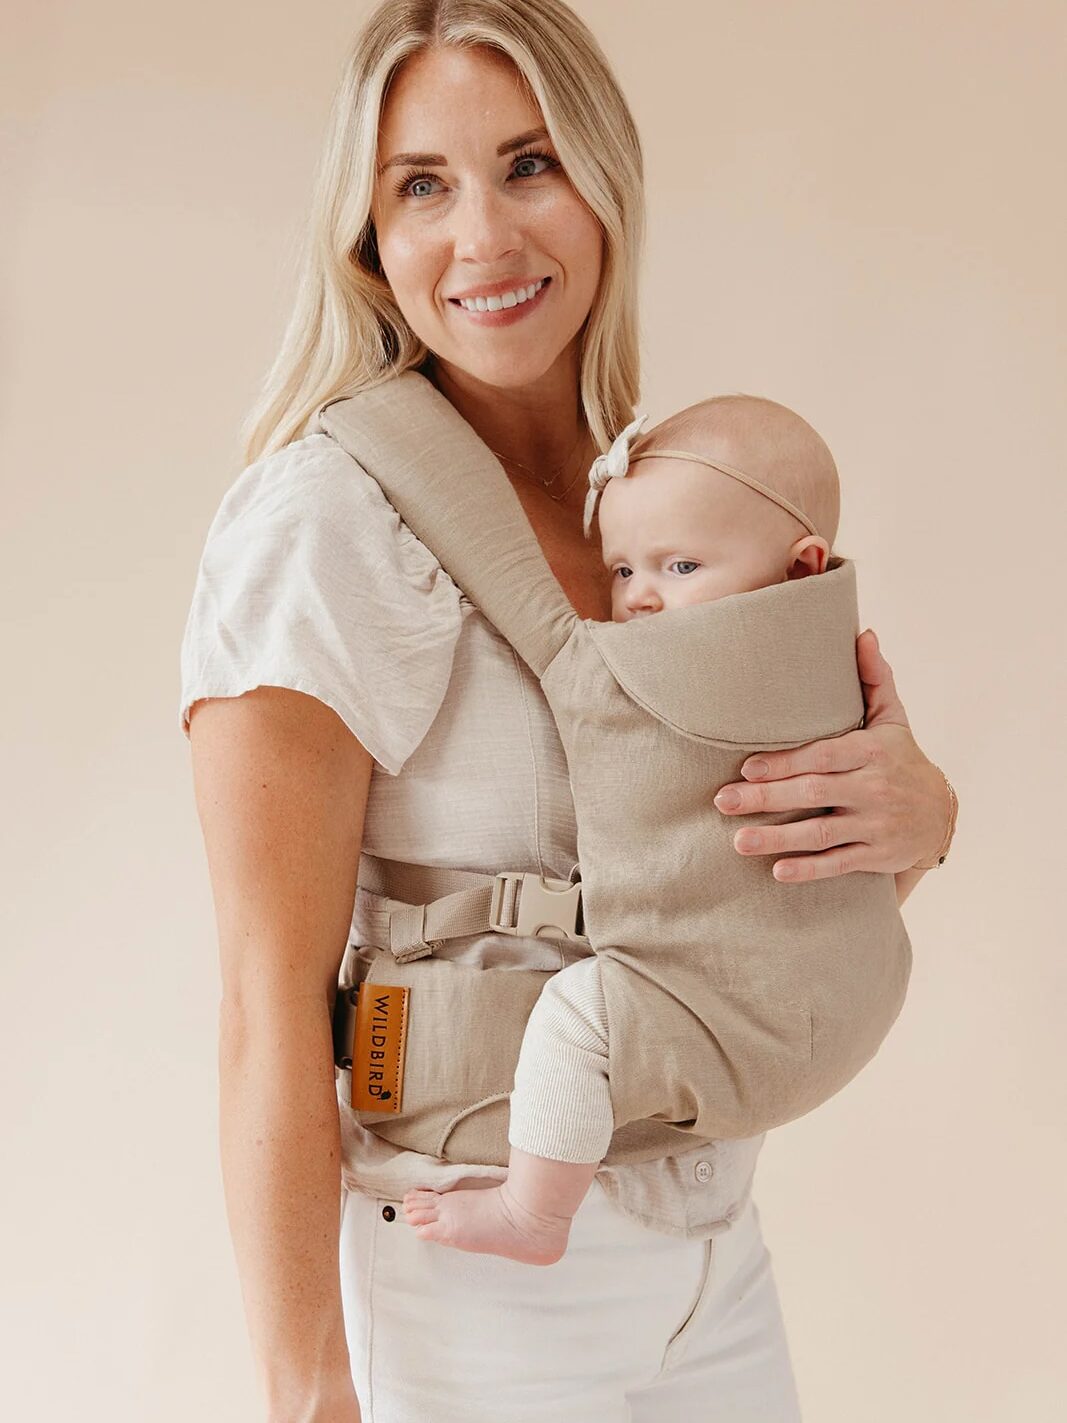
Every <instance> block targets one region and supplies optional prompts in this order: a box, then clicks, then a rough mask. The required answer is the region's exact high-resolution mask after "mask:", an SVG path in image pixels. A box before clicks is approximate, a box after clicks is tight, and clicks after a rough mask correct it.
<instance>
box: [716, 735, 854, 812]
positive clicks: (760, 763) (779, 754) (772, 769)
mask: <svg viewBox="0 0 1067 1423" xmlns="http://www.w3.org/2000/svg"><path fill="white" fill-rule="evenodd" d="M876 754H877V750H876V748H875V747H874V746H873V745H872V742H871V739H870V738H869V737H868V736H866V734H865V733H864V732H862V731H849V732H846V734H845V735H844V736H833V737H830V738H829V739H828V740H826V741H809V742H808V743H807V744H806V745H804V746H794V747H793V748H792V749H791V750H789V751H761V752H760V753H759V755H758V756H750V757H749V758H748V760H747V761H746V762H745V764H744V765H743V766H742V767H741V774H742V775H743V776H744V778H745V780H744V782H736V781H734V782H731V783H730V786H729V787H727V786H723V788H722V789H723V790H724V791H725V790H727V789H733V788H740V789H741V790H746V789H747V784H746V783H749V782H759V781H777V780H783V779H786V778H788V777H791V776H803V775H812V774H815V775H835V774H836V773H837V772H839V771H858V770H860V768H861V767H863V766H867V765H870V762H871V760H872V759H873V757H874V756H875V755H876ZM720 794H721V792H720ZM715 804H716V805H719V800H718V796H716V798H715ZM805 804H811V802H810V801H807V802H805V801H798V802H797V804H796V805H795V806H782V807H780V809H783V810H785V809H790V810H793V809H795V810H799V809H801V808H802V806H803V805H805ZM822 804H824V805H832V804H834V800H833V797H831V798H830V800H828V801H824V802H822ZM761 808H762V807H761ZM768 808H769V807H768ZM719 809H720V810H726V809H727V807H726V806H719Z"/></svg>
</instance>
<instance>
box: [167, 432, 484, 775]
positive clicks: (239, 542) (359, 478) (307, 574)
mask: <svg viewBox="0 0 1067 1423" xmlns="http://www.w3.org/2000/svg"><path fill="white" fill-rule="evenodd" d="M461 602H462V599H461V595H460V592H459V589H458V587H457V586H456V584H455V583H454V582H453V581H452V579H451V578H450V577H449V575H448V574H447V573H446V572H445V571H444V569H443V568H442V567H441V565H440V564H439V563H438V561H437V559H436V558H435V557H434V555H433V554H432V553H431V552H430V550H429V549H428V548H426V546H425V545H424V544H422V543H420V542H419V540H418V539H417V538H416V537H415V535H414V534H413V533H412V532H411V530H410V529H409V528H408V527H407V525H405V524H404V523H403V521H402V520H401V518H400V516H399V515H398V514H397V512H396V510H395V509H394V508H393V507H392V505H391V504H390V503H389V502H388V500H387V499H386V498H385V495H384V494H383V492H382V490H381V488H380V486H379V485H378V484H376V483H375V481H374V480H373V479H372V478H371V477H370V476H369V475H368V474H367V473H366V471H364V470H363V469H361V468H360V466H359V465H358V464H357V463H356V461H355V460H353V459H352V458H351V456H350V455H348V454H347V453H346V452H345V451H344V450H343V449H342V448H341V447H340V446H339V445H338V444H337V443H336V441H334V440H333V439H332V438H331V437H330V436H329V435H327V434H322V433H312V434H308V435H305V436H304V437H302V438H301V439H298V440H295V441H293V442H292V443H291V444H288V445H286V446H284V447H283V448H282V449H280V450H276V451H273V452H272V453H270V454H267V455H265V456H263V457H262V458H260V459H258V460H256V461H254V462H253V463H252V464H250V465H248V466H247V467H246V468H245V469H243V470H242V471H241V473H240V474H239V475H238V476H237V478H236V479H235V480H234V482H233V483H232V484H231V485H230V487H229V489H228V490H227V491H226V493H225V495H224V496H223V499H222V502H221V504H220V506H219V508H218V511H217V513H216V515H215V517H214V519H213V521H212V523H211V526H210V528H209V530H208V534H207V538H206V541H205V544H204V549H203V553H202V555H201V559H200V566H199V569H198V572H197V579H196V586H195V588H194V592H193V600H192V604H191V607H190V611H189V616H188V619H187V623H186V629H185V635H184V639H183V643H182V668H183V692H182V724H183V727H187V725H188V710H189V707H190V706H191V704H192V702H193V701H194V700H196V699H197V698H199V697H203V696H236V695H239V694H240V693H241V692H242V691H244V690H247V689H248V688H250V687H253V686H257V685H260V684H270V685H275V686H285V687H292V688H295V689H296V690H298V691H304V692H309V693H310V694H312V695H315V696H318V697H320V699H321V700H323V701H325V702H327V703H328V704H329V705H330V706H332V707H333V708H334V709H335V710H337V711H338V712H339V713H340V714H341V716H342V717H343V719H344V720H345V721H346V723H347V724H348V725H349V727H350V728H351V729H352V730H353V731H354V732H355V733H356V735H357V736H359V738H360V739H361V740H362V741H363V743H364V745H366V746H367V747H368V748H369V749H370V750H371V752H372V754H373V755H374V756H375V759H376V760H377V761H379V763H380V764H381V765H382V766H384V767H385V768H386V769H387V770H389V771H390V772H391V773H392V774H397V772H398V771H399V769H400V767H401V766H402V764H403V762H404V761H405V760H406V759H407V757H408V756H409V755H410V754H411V751H412V750H413V749H414V747H415V746H416V745H417V744H418V742H419V740H420V739H421V737H422V736H423V735H424V734H425V731H426V729H427V728H428V726H429V723H430V721H431V720H432V718H433V716H434V714H435V713H436V710H437V708H438V707H439V706H440V703H441V700H442V699H443V697H444V694H445V689H446V687H447V684H448V680H449V676H450V671H451V665H452V658H453V655H454V651H455V646H456V642H457V640H458V637H459V632H460V628H461V624H462V620H463V616H464V613H465V610H464V609H463V608H462V607H461Z"/></svg>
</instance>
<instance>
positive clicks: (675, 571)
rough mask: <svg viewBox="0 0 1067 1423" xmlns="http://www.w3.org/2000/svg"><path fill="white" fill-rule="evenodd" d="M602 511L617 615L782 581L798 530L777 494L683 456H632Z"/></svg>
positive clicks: (619, 618) (612, 482) (622, 617)
mask: <svg viewBox="0 0 1067 1423" xmlns="http://www.w3.org/2000/svg"><path fill="white" fill-rule="evenodd" d="M598 511H599V519H600V536H601V542H602V549H603V559H604V565H605V567H606V568H607V569H609V570H610V572H611V608H612V618H613V619H614V620H615V622H628V621H629V619H630V618H637V617H643V616H644V615H645V614H647V613H659V612H663V611H665V610H666V609H668V608H683V607H687V606H688V605H689V604H691V603H709V602H712V601H713V600H714V599H716V598H725V597H727V596H728V595H729V594H731V593H748V592H751V591H753V590H754V589H756V588H767V587H769V586H770V585H771V584H772V583H781V582H783V581H784V580H785V578H786V576H787V571H788V569H789V567H790V563H791V559H790V557H789V550H790V549H791V548H792V545H793V543H794V542H795V540H796V538H797V533H798V525H797V524H796V521H795V520H794V519H793V518H792V517H791V515H789V514H787V513H786V512H785V511H784V510H783V509H780V508H779V507H778V506H777V505H776V504H774V503H773V502H772V501H771V500H769V499H765V498H763V497H761V496H760V495H758V494H754V493H753V491H752V490H751V489H748V488H747V487H746V486H745V485H743V484H741V483H740V482H739V481H738V480H736V479H731V478H730V477H729V476H728V475H724V474H720V473H718V472H717V471H715V470H711V469H708V468H706V467H705V466H704V465H697V464H691V463H689V461H687V460H680V459H665V460H664V459H652V458H649V459H644V460H640V461H638V462H637V463H635V464H633V465H631V467H630V471H629V473H628V474H627V475H626V476H625V478H622V479H609V480H608V482H607V484H606V485H605V487H604V489H603V492H602V493H601V496H600V502H599V505H598ZM800 532H802V530H801V531H800Z"/></svg>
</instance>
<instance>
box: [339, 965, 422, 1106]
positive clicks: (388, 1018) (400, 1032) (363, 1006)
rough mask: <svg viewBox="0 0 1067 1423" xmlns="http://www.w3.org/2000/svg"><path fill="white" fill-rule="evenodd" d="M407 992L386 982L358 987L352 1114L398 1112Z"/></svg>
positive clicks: (401, 1088)
mask: <svg viewBox="0 0 1067 1423" xmlns="http://www.w3.org/2000/svg"><path fill="white" fill-rule="evenodd" d="M410 993H411V989H410V988H395V987H393V986H391V985H390V984H387V983H363V984H361V985H360V989H359V998H358V999H357V1001H356V1029H355V1033H354V1035H353V1042H352V1107H353V1109H354V1110H355V1111H359V1112H399V1111H400V1108H401V1104H402V1102H403V1097H404V1052H405V1049H406V1047H407V1035H408V998H409V996H410Z"/></svg>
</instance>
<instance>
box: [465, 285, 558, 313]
mask: <svg viewBox="0 0 1067 1423" xmlns="http://www.w3.org/2000/svg"><path fill="white" fill-rule="evenodd" d="M544 284H545V283H544V279H542V280H541V281H539V282H531V283H530V285H529V286H528V287H518V288H517V289H516V290H515V291H513V292H501V293H500V295H499V296H465V297H461V298H460V305H461V306H464V307H466V309H467V310H468V311H505V310H507V309H508V308H510V307H512V306H521V305H522V303H523V302H524V301H532V300H533V298H534V297H535V296H536V295H537V293H538V292H539V291H540V290H541V288H542V287H543V286H544Z"/></svg>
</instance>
